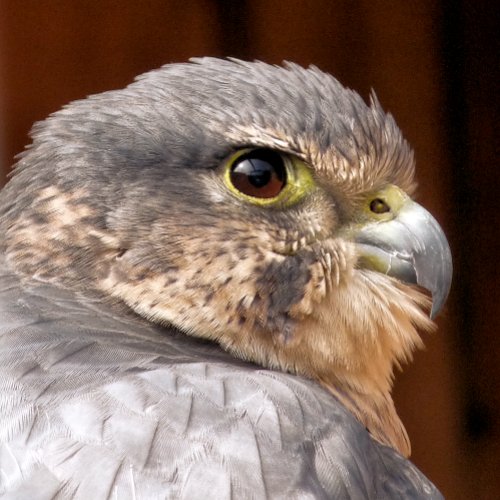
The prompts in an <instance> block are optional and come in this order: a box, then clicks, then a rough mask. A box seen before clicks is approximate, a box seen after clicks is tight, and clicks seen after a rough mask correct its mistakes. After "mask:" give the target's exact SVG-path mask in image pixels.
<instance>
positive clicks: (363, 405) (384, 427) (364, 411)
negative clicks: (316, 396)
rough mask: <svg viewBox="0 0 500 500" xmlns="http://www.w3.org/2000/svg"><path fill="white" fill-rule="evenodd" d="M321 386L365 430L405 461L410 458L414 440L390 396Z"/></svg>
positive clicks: (330, 384) (335, 385) (334, 385)
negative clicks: (409, 435) (411, 442)
mask: <svg viewBox="0 0 500 500" xmlns="http://www.w3.org/2000/svg"><path fill="white" fill-rule="evenodd" d="M321 383H322V385H323V386H324V387H326V389H328V391H329V392H331V393H332V394H333V395H334V396H335V397H336V398H337V399H338V400H339V401H340V402H341V403H342V404H343V405H344V406H345V407H346V408H347V409H348V410H349V411H350V412H351V413H352V414H353V415H354V416H355V417H356V418H357V419H358V420H359V421H360V422H361V423H362V424H363V425H364V426H365V428H366V429H367V430H368V432H369V433H370V434H371V435H372V436H373V438H374V439H376V440H377V441H379V442H380V443H382V444H385V445H387V446H390V447H392V448H394V449H396V450H397V451H398V452H399V453H401V455H403V456H404V457H409V456H410V453H411V445H410V439H409V437H408V434H407V432H406V429H405V427H404V425H403V423H402V421H401V419H400V418H399V416H398V414H397V412H396V408H395V406H394V401H393V400H392V397H391V394H390V392H380V393H377V394H366V393H362V392H359V391H356V390H354V389H348V388H346V387H342V386H339V385H338V384H332V382H326V381H321Z"/></svg>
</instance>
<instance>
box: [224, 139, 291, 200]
mask: <svg viewBox="0 0 500 500" xmlns="http://www.w3.org/2000/svg"><path fill="white" fill-rule="evenodd" d="M230 178H231V182H232V183H233V186H234V187H235V188H236V189H238V191H241V192H242V193H243V194H246V195H248V196H253V197H254V198H274V197H275V196H277V195H278V194H279V193H280V192H281V190H282V189H283V188H284V187H285V184H286V168H285V164H284V161H283V158H282V157H281V155H280V154H279V153H277V152H275V151H270V150H267V149H257V150H254V151H249V152H248V153H246V154H244V155H242V156H240V157H239V158H238V159H237V160H236V161H235V163H234V164H233V166H232V167H231V173H230Z"/></svg>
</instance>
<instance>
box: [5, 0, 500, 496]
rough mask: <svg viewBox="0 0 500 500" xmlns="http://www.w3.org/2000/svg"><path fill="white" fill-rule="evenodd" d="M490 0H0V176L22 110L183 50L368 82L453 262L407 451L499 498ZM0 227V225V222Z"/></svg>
mask: <svg viewBox="0 0 500 500" xmlns="http://www.w3.org/2000/svg"><path fill="white" fill-rule="evenodd" d="M497 9H498V3H497V2H490V1H484V0H479V1H475V2H472V1H469V2H467V1H466V0H463V1H455V2H449V1H445V0H434V1H432V0H420V1H417V0H415V1H399V2H397V1H390V0H387V1H382V0H336V1H327V0H309V1H300V0H287V1H282V2H277V1H276V2H274V1H270V0H246V1H245V0H240V1H239V2H225V1H222V0H220V1H217V0H198V1H195V0H192V1H180V0H144V1H140V2H137V1H134V0H86V1H83V0H21V1H19V0H0V184H1V183H3V182H5V180H6V175H7V173H8V171H9V169H10V167H11V166H12V164H13V162H14V160H13V157H14V155H15V154H16V153H19V152H20V151H22V149H23V146H24V145H25V144H27V143H28V142H29V138H28V132H29V129H30V127H31V124H32V123H33V122H34V121H36V120H41V119H43V118H44V117H45V116H47V115H48V114H49V113H51V112H53V111H56V110H57V109H58V108H60V107H61V106H62V105H63V104H65V103H67V102H69V101H71V100H73V99H78V98H82V97H84V96H86V95H88V94H92V93H96V92H101V91H104V90H109V89H114V88H119V87H123V86H125V85H127V84H128V83H129V82H130V81H131V80H132V79H133V77H134V76H135V75H137V74H140V73H142V72H144V71H147V70H150V69H153V68H156V67H159V66H161V65H163V64H165V63H169V62H175V61H185V60H186V59H188V58H189V57H192V56H200V55H212V56H220V57H224V56H234V57H239V58H243V59H260V60H263V61H267V62H270V63H280V62H281V61H282V60H285V59H286V60H292V61H295V62H297V63H300V64H302V65H305V66H307V65H310V64H314V65H317V66H319V67H320V68H321V69H323V70H325V71H328V72H331V73H333V74H334V75H335V76H336V77H337V78H338V79H339V80H340V81H341V82H342V83H344V85H347V86H349V87H351V88H353V89H355V90H357V91H358V92H359V93H361V95H362V96H363V97H365V98H367V96H368V94H369V92H370V89H371V88H374V89H375V90H376V92H377V94H378V97H379V99H380V101H381V103H382V105H383V106H384V108H385V109H386V110H389V111H390V112H391V113H392V114H393V115H394V116H395V117H396V121H397V122H398V123H399V125H400V127H401V128H402V130H403V132H404V134H405V135H406V138H407V139H408V140H409V142H410V143H411V144H412V145H413V147H414V149H415V153H416V158H417V167H418V178H419V181H420V188H419V195H418V197H419V201H420V202H421V203H422V204H423V205H425V206H426V207H427V208H428V209H430V210H431V212H433V213H434V215H435V216H436V217H437V219H438V220H439V221H440V223H441V224H442V226H443V227H444V229H445V232H446V233H447V235H448V236H449V239H450V243H451V246H452V251H453V255H454V264H455V275H454V284H453V288H452V293H451V297H450V299H449V302H448V306H447V308H446V310H445V312H444V314H442V315H441V317H440V318H439V319H438V324H439V327H440V328H439V331H438V332H437V333H436V334H433V335H430V336H427V337H426V339H425V342H426V346H427V347H426V350H425V351H423V352H419V353H417V354H416V356H415V360H414V363H413V364H411V365H410V366H407V367H405V369H404V372H403V373H401V374H398V376H397V381H396V387H395V396H396V404H397V407H398V410H399V413H400V415H401V417H402V419H403V422H404V423H405V424H406V427H407V429H408V432H409V434H410V437H411V440H412V445H413V455H412V459H413V461H414V462H415V463H416V464H417V465H418V466H419V467H420V468H421V469H422V470H423V471H424V473H425V474H426V475H427V476H429V477H430V478H431V479H432V480H433V481H434V482H435V483H436V484H437V486H438V487H439V488H440V489H441V491H442V492H443V493H444V494H445V496H446V497H447V498H450V499H455V498H456V499H462V498H463V499H469V498H475V499H489V498H491V499H497V498H500V348H499V341H498V340H497V337H496V336H497V334H499V333H500V325H499V314H498V310H499V309H500V298H499V297H500V289H499V287H498V282H499V275H498V271H497V269H498V265H497V259H498V251H499V248H498V241H499V227H500V220H499V216H498V214H499V212H500V210H498V209H497V208H496V203H497V201H499V199H500V191H499V188H500V183H499V178H498V177H499V176H498V165H497V159H498V157H499V155H498V149H497V148H498V138H497V137H496V136H497V134H496V132H497V130H498V124H499V123H500V116H499V112H498V111H499V106H498V80H499V76H500V75H499V73H498V68H499V60H498V39H499V37H498V34H497V33H498V25H499V23H498V21H499V16H498V10H497ZM0 237H1V235H0Z"/></svg>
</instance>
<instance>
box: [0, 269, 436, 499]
mask: <svg viewBox="0 0 500 500" xmlns="http://www.w3.org/2000/svg"><path fill="white" fill-rule="evenodd" d="M0 385H1V387H0V411H1V419H2V426H1V430H0V467H1V475H0V492H1V494H2V495H3V496H2V498H61V499H62V498H75V499H88V498H94V499H99V498H117V499H140V498H142V499H145V498H147V499H153V498H175V499H177V498H179V499H184V498H185V499H196V498H204V499H206V498H214V499H215V498H217V499H231V498H239V499H247V498H248V499H251V498H255V499H261V498H262V499H263V498H283V499H293V498H300V499H304V498H339V499H342V498H356V499H359V498H374V499H375V498H381V499H382V498H383V499H387V498H441V496H440V494H439V493H438V491H437V490H436V489H435V487H434V486H433V485H432V484H431V483H430V482H429V481H428V480H427V479H426V478H425V477H424V476H423V475H422V474H421V473H420V472H419V471H418V470H417V469H416V467H415V466H414V465H412V464H411V463H410V462H409V461H407V460H406V459H404V458H403V457H401V456H400V455H398V454H397V453H396V452H395V451H394V450H392V449H390V448H388V447H386V446H383V445H381V444H379V443H377V442H376V441H374V440H373V439H372V438H371V437H370V435H369V434H368V433H367V432H366V431H365V429H363V428H362V426H361V425H360V424H359V423H358V421H357V420H355V418H354V417H353V416H352V415H351V414H350V413H349V412H347V411H346V410H345V409H344V408H343V406H342V405H340V403H338V402H337V400H335V399H334V398H333V397H332V396H331V395H330V394H328V393H327V392H326V391H325V390H324V389H322V388H321V387H320V386H319V385H318V384H316V383H314V382H312V381H309V380H306V379H303V378H301V377H297V376H293V375H288V374H284V373H279V372H274V371H270V370H265V369H262V368H260V367H257V366H254V365H251V364H245V363H243V362H241V361H238V360H236V359H234V358H232V357H231V356H229V355H228V354H226V353H225V352H223V351H222V350H221V349H220V348H218V347H217V346H215V345H213V344H211V343H204V342H201V341H197V340H195V339H192V338H188V337H185V336H183V335H181V334H179V333H177V332H175V331H172V330H168V329H162V328H160V327H157V326H154V325H151V324H149V323H147V322H146V321H144V320H142V319H141V318H139V317H135V316H133V315H132V314H131V313H128V314H125V315H124V316H115V315H114V314H111V313H110V312H109V309H108V308H106V307H105V306H103V304H101V303H100V302H98V301H92V300H91V299H88V298H83V297H82V296H79V295H78V294H77V293H75V292H70V291H68V290H64V289H62V288H58V287H55V286H53V285H50V284H46V283H41V282H37V281H35V280H30V281H26V280H23V281H21V280H20V279H19V278H18V277H17V276H16V275H14V274H13V273H12V272H10V271H9V270H8V267H7V265H6V263H5V262H4V261H3V260H2V261H1V270H0Z"/></svg>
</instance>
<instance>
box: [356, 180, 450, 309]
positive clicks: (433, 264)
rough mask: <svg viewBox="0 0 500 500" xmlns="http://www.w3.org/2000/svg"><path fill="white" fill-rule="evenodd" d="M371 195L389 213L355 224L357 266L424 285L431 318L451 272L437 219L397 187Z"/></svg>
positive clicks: (441, 301)
mask: <svg viewBox="0 0 500 500" xmlns="http://www.w3.org/2000/svg"><path fill="white" fill-rule="evenodd" d="M374 199H375V200H376V201H377V202H380V201H382V202H383V203H386V205H385V206H386V207H387V208H388V210H389V212H390V214H386V213H384V214H380V215H379V214H370V216H369V217H366V216H365V222H364V223H363V224H362V225H357V227H356V229H355V232H354V239H355V241H356V243H357V245H356V246H357V248H358V252H359V261H358V265H359V267H364V268H368V269H373V270H375V271H378V272H382V273H385V274H387V275H388V276H392V277H394V278H397V279H399V280H401V281H403V282H405V283H411V284H417V285H419V286H422V287H423V288H425V289H427V290H428V291H429V292H431V294H432V309H431V314H430V316H431V319H434V318H435V317H436V315H437V313H438V312H439V311H440V309H441V308H442V306H443V304H444V303H445V301H446V298H447V297H448V293H449V291H450V286H451V278H452V273H453V265H452V258H451V251H450V247H449V245H448V241H447V239H446V236H445V235H444V233H443V230H442V229H441V227H440V225H439V224H438V223H437V221H436V219H434V217H433V216H432V215H431V214H430V213H429V212H428V211H427V210H425V208H423V207H422V206H420V205H419V204H418V203H415V202H414V201H412V200H411V199H410V198H409V197H408V196H407V195H406V194H405V193H403V192H402V191H401V190H399V188H397V187H395V186H390V187H389V188H386V190H384V191H382V192H381V193H377V195H376V197H375V198H374ZM394 200H396V203H391V201H394ZM391 205H392V206H391ZM366 219H368V220H366Z"/></svg>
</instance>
